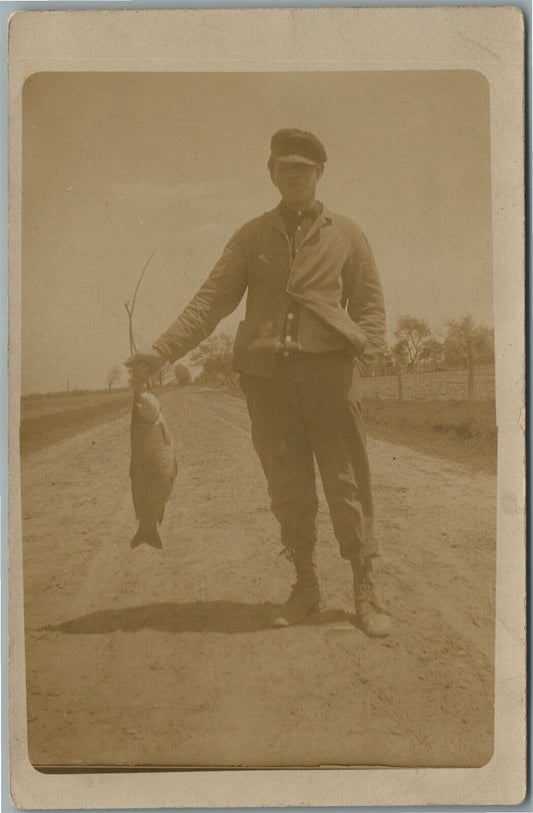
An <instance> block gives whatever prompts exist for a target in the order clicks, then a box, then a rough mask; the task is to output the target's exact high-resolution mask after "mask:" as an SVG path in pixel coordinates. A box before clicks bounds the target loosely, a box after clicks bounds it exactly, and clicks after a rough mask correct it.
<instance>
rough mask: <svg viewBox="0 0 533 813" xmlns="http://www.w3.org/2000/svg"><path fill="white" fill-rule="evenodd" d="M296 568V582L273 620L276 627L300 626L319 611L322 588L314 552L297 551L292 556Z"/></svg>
mask: <svg viewBox="0 0 533 813" xmlns="http://www.w3.org/2000/svg"><path fill="white" fill-rule="evenodd" d="M291 558H292V561H293V562H294V566H295V568H296V582H295V584H294V585H293V588H292V591H291V594H290V596H289V598H288V600H287V601H286V602H285V604H284V605H283V607H282V609H281V611H280V612H279V613H278V614H277V615H276V616H275V618H274V619H273V625H274V626H275V627H289V626H291V625H292V624H298V622H299V621H303V620H304V618H305V617H306V616H308V615H309V614H310V613H312V612H314V611H315V610H317V609H318V606H319V604H320V588H319V586H318V578H317V575H316V567H315V560H314V554H313V551H312V550H304V551H295V552H294V553H292V555H291Z"/></svg>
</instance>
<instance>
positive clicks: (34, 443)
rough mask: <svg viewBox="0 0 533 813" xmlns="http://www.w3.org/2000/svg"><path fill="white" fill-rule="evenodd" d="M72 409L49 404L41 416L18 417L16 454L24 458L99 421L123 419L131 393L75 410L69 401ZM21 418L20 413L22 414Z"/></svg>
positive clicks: (62, 405)
mask: <svg viewBox="0 0 533 813" xmlns="http://www.w3.org/2000/svg"><path fill="white" fill-rule="evenodd" d="M72 404H73V406H74V408H72V409H67V408H65V406H66V405H65V404H63V403H62V404H61V405H59V404H57V405H55V406H56V410H57V411H54V404H53V402H52V401H50V410H49V411H48V412H46V411H44V407H43V410H42V414H40V415H39V414H38V415H34V416H33V417H26V418H25V417H22V420H21V424H20V453H21V454H26V453H27V452H33V451H36V450H37V449H42V448H44V447H45V446H48V445H49V444H50V443H55V442H57V441H58V440H63V438H69V437H73V436H74V435H76V434H77V433H78V432H83V431H84V430H85V429H90V428H91V427H93V426H97V425H98V424H100V423H102V422H103V421H110V420H112V419H113V418H118V417H119V416H120V415H125V414H126V413H127V412H128V411H129V410H130V408H131V393H130V392H124V393H122V397H118V398H117V397H115V398H113V399H110V400H109V401H104V400H100V401H99V402H95V403H93V404H91V405H84V406H80V407H75V404H76V401H75V400H74V399H72ZM22 414H23V415H24V410H23V412H22Z"/></svg>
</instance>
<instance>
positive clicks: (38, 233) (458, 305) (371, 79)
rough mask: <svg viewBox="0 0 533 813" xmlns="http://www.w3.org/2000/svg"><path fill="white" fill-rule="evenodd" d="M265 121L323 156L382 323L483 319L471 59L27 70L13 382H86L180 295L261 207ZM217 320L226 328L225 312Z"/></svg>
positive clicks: (478, 134) (481, 169)
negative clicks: (132, 305) (265, 68)
mask: <svg viewBox="0 0 533 813" xmlns="http://www.w3.org/2000/svg"><path fill="white" fill-rule="evenodd" d="M282 127H299V128H301V129H305V130H311V131H312V132H314V133H315V134H316V135H317V136H318V137H319V138H320V139H321V140H322V141H323V142H324V144H325V146H326V150H327V153H328V156H329V160H328V162H327V165H326V171H325V173H324V176H323V178H322V180H321V181H320V184H319V187H318V197H319V199H320V200H321V201H323V202H324V203H325V204H326V205H327V206H328V207H329V208H331V209H333V210H334V211H337V212H339V213H341V214H344V215H347V216H348V217H351V218H352V219H353V220H355V221H356V222H357V223H358V224H359V226H360V227H361V228H362V229H363V231H364V232H365V233H366V235H367V237H368V239H369V241H370V244H371V246H372V248H373V251H374V254H375V256H376V261H377V264H378V268H379V270H380V275H381V279H382V284H383V288H384V293H385V301H386V307H387V314H388V324H389V338H390V336H391V334H392V331H393V329H394V326H395V324H396V322H397V320H398V317H399V316H401V315H403V314H406V313H409V314H413V315H415V316H418V317H421V318H424V319H426V320H427V321H428V323H429V324H430V326H431V327H432V328H433V329H434V330H435V331H436V332H439V331H442V330H443V329H444V327H445V323H446V320H447V319H452V318H458V317H460V316H462V315H464V314H466V313H471V314H472V315H473V317H474V319H475V320H476V321H477V322H479V323H480V324H484V325H487V326H492V324H493V317H492V269H491V211H490V208H491V200H490V142H489V94H488V86H487V84H486V80H485V79H484V78H483V77H482V76H481V75H480V74H478V73H476V72H470V71H468V72H465V71H406V72H399V71H397V72H362V73H355V72H328V73H304V72H302V73H263V74H254V73H234V74H220V73H205V74H198V73H177V74H168V73H167V74H154V73H55V74H54V73H48V74H47V73H41V74H36V75H34V76H33V77H31V78H30V79H29V80H28V81H27V83H26V85H25V87H24V95H23V272H22V287H23V315H22V340H23V356H22V361H23V368H22V372H23V383H22V387H23V392H39V391H53V390H62V389H65V387H66V381H67V378H68V379H69V382H70V387H71V388H74V387H79V388H82V387H83V388H85V387H88V388H99V387H103V386H105V378H106V375H107V372H108V370H109V369H110V368H111V367H113V366H114V365H116V364H118V363H119V362H121V361H122V360H124V359H125V358H126V357H127V355H128V354H129V345H128V323H127V314H126V311H125V308H124V303H125V302H126V301H128V300H131V297H132V296H133V291H134V288H135V284H136V282H137V279H138V276H139V274H140V272H141V270H142V267H143V265H144V263H145V262H146V260H147V258H148V257H149V255H150V253H151V252H152V250H153V249H154V248H156V249H157V251H156V254H155V257H154V259H153V261H152V263H151V265H150V267H149V269H148V271H147V273H146V275H145V279H144V281H143V284H142V286H141V289H140V291H139V296H138V300H137V306H136V313H135V333H136V340H137V345H138V346H142V345H143V344H144V345H148V346H149V345H151V343H152V341H154V340H155V339H156V338H157V337H158V336H159V335H160V334H161V333H162V332H163V331H164V330H165V329H166V328H167V327H168V326H169V324H170V323H171V322H172V321H173V319H174V318H175V317H176V316H177V315H178V313H179V312H180V311H181V309H182V308H183V307H184V306H185V305H186V304H187V302H188V300H189V299H190V298H191V296H193V294H194V293H195V291H196V290H197V288H198V287H199V286H200V284H201V283H202V281H203V280H204V279H205V277H206V276H207V274H208V273H209V272H210V270H211V268H212V266H213V264H214V263H215V261H216V260H217V258H218V256H219V255H220V253H221V251H222V249H223V247H224V244H225V243H226V241H227V240H228V239H229V237H230V236H231V234H232V233H233V232H234V231H235V229H237V228H238V227H239V226H240V225H242V223H244V222H246V221H247V220H249V219H251V218H252V217H255V216H257V215H258V214H261V213H262V212H264V211H267V210H268V209H271V208H272V207H274V206H275V205H277V203H278V195H277V190H276V189H275V188H274V186H273V185H272V183H271V181H270V177H269V175H268V172H267V169H266V162H267V160H268V155H269V143H270V137H271V135H272V133H273V132H275V131H276V130H278V129H280V128H282ZM242 307H243V306H242V305H241V307H240V308H239V310H238V311H237V312H236V313H235V314H233V315H232V316H231V317H229V318H228V319H227V320H225V322H223V323H221V325H220V326H219V330H229V331H230V332H234V330H235V328H236V324H237V322H238V320H239V319H240V318H242V315H241V310H242Z"/></svg>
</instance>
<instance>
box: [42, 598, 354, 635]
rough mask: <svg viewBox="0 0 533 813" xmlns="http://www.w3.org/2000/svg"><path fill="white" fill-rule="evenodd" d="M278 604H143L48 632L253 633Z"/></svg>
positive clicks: (265, 625) (319, 619) (330, 617)
mask: <svg viewBox="0 0 533 813" xmlns="http://www.w3.org/2000/svg"><path fill="white" fill-rule="evenodd" d="M278 609H279V605H277V604H271V603H270V602H264V603H262V604H244V603H239V602H236V601H195V602H193V603H191V604H175V603H171V602H166V603H164V604H146V605H144V606H142V607H124V608H123V609H118V610H99V611H97V612H94V613H90V614H89V615H82V616H80V617H79V618H74V619H72V620H71V621H64V622H63V623H62V624H55V625H49V626H47V627H44V628H43V629H44V630H46V631H49V632H65V633H69V634H71V635H87V634H103V633H108V632H117V631H119V630H120V631H122V632H136V631H138V630H141V629H147V628H148V629H154V630H159V631H160V632H226V633H236V632H237V633H238V632H257V631H258V630H265V629H269V628H271V627H272V619H273V618H274V616H275V612H276V610H278ZM347 620H348V616H347V614H346V613H345V612H344V611H343V610H340V609H328V610H323V611H322V612H317V613H314V614H312V615H309V616H308V617H307V618H306V619H305V621H304V622H302V623H303V624H305V625H312V626H319V625H322V624H331V623H333V622H336V621H337V622H338V621H341V622H344V623H346V622H347Z"/></svg>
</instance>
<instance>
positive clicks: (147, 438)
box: [130, 389, 178, 548]
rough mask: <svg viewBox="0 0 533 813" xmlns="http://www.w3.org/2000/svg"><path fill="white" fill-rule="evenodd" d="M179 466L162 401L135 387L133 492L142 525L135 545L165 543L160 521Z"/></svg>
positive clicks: (132, 448)
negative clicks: (158, 528)
mask: <svg viewBox="0 0 533 813" xmlns="http://www.w3.org/2000/svg"><path fill="white" fill-rule="evenodd" d="M177 471H178V468H177V464H176V456H175V453H174V447H173V445H172V438H171V436H170V432H169V431H168V427H167V425H166V423H165V421H164V418H163V416H162V415H161V407H160V405H159V401H158V400H157V398H156V397H155V395H153V394H152V393H151V392H147V391H142V390H139V389H134V395H133V410H132V414H131V465H130V477H131V492H132V496H133V505H134V507H135V514H136V515H137V519H138V520H139V528H138V530H137V533H136V534H135V536H134V537H133V539H132V541H131V546H132V548H136V547H137V546H138V545H142V544H143V543H146V544H147V545H151V546H152V547H154V548H161V547H163V546H162V544H161V539H160V537H159V534H158V532H157V523H161V522H162V521H163V514H164V512H165V505H166V503H167V501H168V498H169V497H170V492H171V491H172V486H173V485H174V480H175V478H176V474H177Z"/></svg>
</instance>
